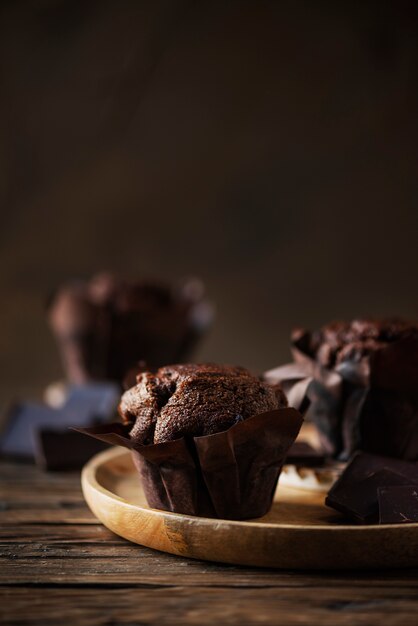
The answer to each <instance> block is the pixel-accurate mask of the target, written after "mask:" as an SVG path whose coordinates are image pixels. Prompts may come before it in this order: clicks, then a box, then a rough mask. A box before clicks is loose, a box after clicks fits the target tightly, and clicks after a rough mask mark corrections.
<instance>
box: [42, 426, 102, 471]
mask: <svg viewBox="0 0 418 626" xmlns="http://www.w3.org/2000/svg"><path fill="white" fill-rule="evenodd" d="M37 439H38V441H37V443H38V445H37V446H36V450H35V457H36V463H37V465H39V466H41V467H42V468H43V469H46V470H69V469H77V468H80V467H82V466H83V465H84V464H85V463H87V461H88V460H89V459H90V458H91V457H92V456H94V455H95V454H97V453H98V452H101V451H102V450H104V449H106V448H107V447H108V445H107V444H106V443H104V442H103V441H99V440H98V439H92V438H91V437H85V436H84V435H82V434H81V433H78V432H76V431H74V430H54V429H51V428H43V429H42V430H41V431H39V432H38V433H37Z"/></svg>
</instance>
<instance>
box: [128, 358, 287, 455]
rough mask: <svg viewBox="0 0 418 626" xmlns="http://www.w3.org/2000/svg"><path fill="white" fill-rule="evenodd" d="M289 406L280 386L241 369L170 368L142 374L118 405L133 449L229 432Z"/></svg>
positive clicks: (218, 366) (212, 366)
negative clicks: (186, 437)
mask: <svg viewBox="0 0 418 626" xmlns="http://www.w3.org/2000/svg"><path fill="white" fill-rule="evenodd" d="M286 406H287V399H286V396H285V394H284V392H283V390H282V389H281V387H280V386H279V385H270V384H268V383H265V382H262V381H260V380H259V379H258V378H257V377H255V376H253V375H252V374H251V373H250V372H249V371H248V370H246V369H244V368H242V367H234V366H228V365H214V364H203V365H202V364H190V365H169V366H166V367H161V368H160V369H158V370H157V371H156V372H155V373H152V372H141V373H139V374H138V375H137V384H136V385H135V386H133V387H132V388H131V389H128V391H126V392H125V393H124V394H123V396H122V399H121V403H120V405H119V413H120V415H121V417H122V420H123V422H124V423H125V424H127V425H129V426H131V429H130V437H131V439H132V440H134V441H135V443H137V444H144V445H147V444H152V443H163V442H166V441H172V440H174V439H179V438H181V437H184V436H187V435H190V436H194V437H198V436H202V435H211V434H214V433H217V432H221V431H223V430H227V429H228V428H230V427H231V426H233V425H234V424H236V423H237V422H239V421H242V420H245V419H247V418H249V417H252V416H253V415H257V414H258V413H263V412H265V411H271V410H273V409H279V408H284V407H286Z"/></svg>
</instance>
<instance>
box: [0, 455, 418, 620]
mask: <svg viewBox="0 0 418 626" xmlns="http://www.w3.org/2000/svg"><path fill="white" fill-rule="evenodd" d="M0 477H1V486H0V489H1V501H0V519H1V530H0V532H1V540H0V541H1V549H0V556H1V567H0V585H1V592H0V593H1V597H0V615H1V621H2V623H5V624H11V625H13V624H14V625H15V626H17V625H19V626H21V625H22V624H39V625H40V626H41V625H42V626H56V625H59V624H60V623H63V624H64V623H65V624H82V625H86V626H87V625H93V624H94V625H96V624H99V625H102V624H103V625H106V626H116V625H117V624H122V625H129V626H133V625H134V624H135V625H138V626H139V625H145V624H158V625H160V624H161V625H164V624H179V625H180V624H181V625H184V624H209V623H210V624H212V623H214V622H216V621H217V622H218V623H219V625H220V626H221V625H223V624H239V625H241V624H270V623H271V624H280V625H286V624H309V626H315V625H316V624H332V625H333V626H334V625H338V624H347V625H350V626H351V625H352V624H367V625H369V624H379V625H381V624H387V625H392V624H402V626H406V625H408V624H414V625H415V624H417V623H418V576H417V574H418V572H417V571H416V570H414V571H411V570H409V571H405V570H404V571H390V572H389V571H386V572H376V571H375V572H355V573H353V572H352V573H335V572H323V573H309V572H291V571H277V570H258V569H251V568H240V567H234V566H227V565H218V564H212V563H206V562H200V561H192V560H186V559H182V558H178V557H174V556H170V555H168V554H163V553H159V552H154V551H152V550H149V549H146V548H142V547H141V546H136V545H132V544H130V543H128V542H127V541H124V540H123V539H120V538H119V537H117V536H116V535H113V534H112V533H111V532H110V531H108V530H107V529H106V528H104V527H103V526H101V525H100V524H99V523H97V521H96V519H95V518H94V517H93V516H92V514H91V513H90V511H89V510H88V509H87V507H86V505H85V504H84V501H83V496H82V494H81V490H80V480H79V474H78V473H49V474H47V473H44V472H42V471H40V470H38V469H36V468H34V467H33V466H31V465H18V464H12V463H1V464H0Z"/></svg>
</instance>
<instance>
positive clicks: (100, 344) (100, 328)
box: [48, 273, 212, 383]
mask: <svg viewBox="0 0 418 626" xmlns="http://www.w3.org/2000/svg"><path fill="white" fill-rule="evenodd" d="M48 317H49V322H50V325H51V327H52V330H53V332H54V334H55V337H56V339H57V341H58V345H59V348H60V351H61V355H62V360H63V363H64V368H65V371H66V374H67V378H68V379H69V381H70V382H73V383H84V382H86V381H88V380H92V379H93V380H94V379H96V380H97V379H110V380H116V381H119V382H120V381H122V380H123V378H124V376H125V374H126V372H127V370H128V369H129V368H131V367H134V366H135V365H136V364H137V363H138V361H145V362H146V363H147V365H148V366H150V367H158V366H160V365H163V364H164V363H167V362H168V363H170V362H173V361H182V360H184V359H185V358H187V357H188V356H189V355H190V351H191V350H192V348H193V347H194V345H195V343H196V341H197V339H198V338H199V337H200V336H201V335H202V334H203V333H204V332H205V330H206V329H207V327H208V326H209V324H210V322H211V318H212V309H211V306H210V305H209V303H208V302H207V301H206V300H205V298H204V293H203V287H202V285H201V284H200V283H199V282H198V281H196V280H193V281H189V282H187V283H185V284H184V285H183V286H182V287H180V288H178V289H174V288H171V287H170V286H168V285H164V284H159V283H157V282H153V281H145V280H144V281H128V280H123V279H120V278H117V277H115V276H113V275H111V274H107V273H105V274H98V275H96V276H94V277H93V278H92V279H91V280H89V281H77V282H71V283H69V284H66V285H64V286H63V287H61V288H60V289H59V290H58V291H57V292H56V293H55V294H54V295H53V297H52V298H51V301H50V303H49V307H48Z"/></svg>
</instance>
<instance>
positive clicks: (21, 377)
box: [0, 0, 418, 401]
mask: <svg viewBox="0 0 418 626" xmlns="http://www.w3.org/2000/svg"><path fill="white" fill-rule="evenodd" d="M0 7H1V9H0V12H1V14H0V41H1V44H0V45H1V96H0V113H1V115H0V136H1V144H0V198H1V218H0V219H1V221H0V282H1V307H0V323H1V326H0V328H1V333H0V370H1V371H0V398H1V400H2V401H6V400H10V399H11V398H12V397H13V396H16V395H24V394H26V395H28V394H33V393H36V392H37V391H39V390H41V389H42V387H43V386H44V385H45V384H46V383H48V382H49V381H51V380H55V379H57V378H59V377H60V376H61V370H60V363H59V358H58V355H57V352H56V349H55V346H54V343H53V340H52V338H51V336H50V333H49V330H48V328H47V325H46V323H45V317H44V302H45V298H46V296H47V294H48V293H49V292H50V291H51V289H52V288H54V287H55V286H56V285H57V284H59V283H60V282H61V281H63V280H66V279H68V278H71V277H74V276H80V277H84V276H88V275H90V274H91V273H93V272H95V271H97V270H101V269H111V270H115V271H117V272H121V273H126V274H128V275H133V276H135V275H143V276H156V277H166V278H167V279H170V280H171V279H177V278H181V277H184V276H190V275H197V276H200V277H201V278H202V279H203V280H204V281H205V282H206V284H207V288H208V292H209V295H210V296H211V298H212V299H213V300H214V301H215V302H216V304H217V320H216V325H215V327H214V329H213V331H212V333H211V334H210V336H209V337H208V338H207V340H206V341H205V342H204V343H203V344H202V346H201V350H200V352H199V353H198V355H197V357H198V358H200V359H202V360H203V359H205V360H206V359H209V360H218V361H226V362H237V363H241V364H243V365H247V366H249V367H251V368H253V369H256V370H261V369H266V368H269V367H272V366H274V365H276V364H279V363H280V362H283V361H285V360H286V359H287V358H288V354H289V352H288V336H289V332H290V329H291V327H292V326H294V325H306V326H309V327H316V326H318V325H320V324H322V323H324V322H326V321H327V320H329V319H331V318H339V317H343V318H344V317H347V318H349V317H351V316H355V315H386V314H400V315H405V316H410V317H417V314H418V289H417V279H418V271H417V270H418V267H417V262H418V241H417V240H418V212H417V198H418V185H417V172H418V167H417V166H418V148H417V146H418V132H417V130H418V123H417V119H418V117H417V110H418V107H417V104H418V81H417V75H418V71H417V70H418V36H417V35H418V3H417V2H416V1H412V2H407V1H402V0H398V1H393V2H385V1H383V0H382V1H376V2H372V1H350V2H335V1H327V2H326V1H315V2H313V1H311V0H306V1H298V0H289V1H287V2H286V1H285V2H279V1H277V2H274V1H270V2H268V1H260V0H254V1H252V2H245V1H241V2H232V1H223V2H214V1H212V0H208V1H205V2H203V1H202V2H187V1H178V0H165V1H161V0H148V1H144V2H141V1H139V0H138V1H131V2H128V1H126V0H118V1H115V0H113V1H106V0H100V1H99V0H98V1H85V0H55V1H54V0H30V1H22V0H17V1H16V0H15V1H9V2H6V1H5V0H3V1H2V2H1V4H0Z"/></svg>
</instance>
